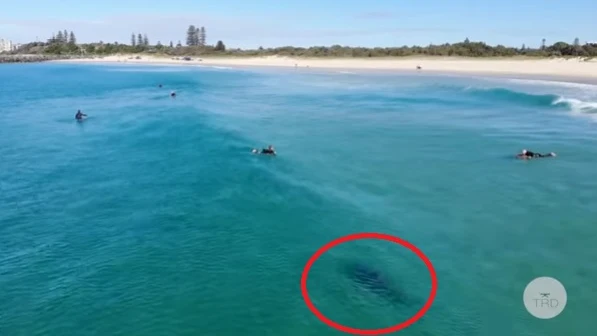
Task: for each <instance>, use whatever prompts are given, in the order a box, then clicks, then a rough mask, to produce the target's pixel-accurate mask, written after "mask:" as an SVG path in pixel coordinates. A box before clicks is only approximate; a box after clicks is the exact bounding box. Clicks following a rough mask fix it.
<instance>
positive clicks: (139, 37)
mask: <svg viewBox="0 0 597 336" xmlns="http://www.w3.org/2000/svg"><path fill="white" fill-rule="evenodd" d="M137 45H138V46H142V45H143V35H141V33H139V34H138V35H137Z"/></svg>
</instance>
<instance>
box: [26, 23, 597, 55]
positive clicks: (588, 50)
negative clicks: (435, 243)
mask: <svg viewBox="0 0 597 336" xmlns="http://www.w3.org/2000/svg"><path fill="white" fill-rule="evenodd" d="M185 35H186V41H185V42H186V43H185V45H184V46H183V44H182V43H181V41H180V40H179V41H177V43H174V42H173V41H169V43H167V44H165V45H164V44H162V43H161V41H157V42H156V43H155V44H151V43H150V41H149V38H148V36H147V34H141V33H132V34H131V36H130V44H121V43H118V42H114V43H104V42H103V41H100V42H97V43H84V44H77V42H76V36H75V34H74V33H73V32H72V31H71V32H70V33H68V32H67V31H66V30H65V31H60V32H58V33H55V34H53V35H52V37H51V38H50V39H48V41H47V43H30V44H27V45H24V46H22V47H21V49H20V50H17V51H16V52H15V53H45V54H55V55H65V54H90V55H95V54H97V55H109V54H116V53H121V54H124V53H129V54H138V53H150V54H164V55H171V56H201V55H228V56H270V55H280V56H294V57H341V58H344V57H358V58H369V57H406V56H460V57H512V56H528V57H584V58H591V57H597V44H595V43H585V44H584V45H581V44H580V41H579V39H578V38H576V39H574V41H573V42H572V43H566V42H563V41H560V42H556V43H554V44H552V45H547V44H546V40H545V39H543V40H542V41H541V44H540V47H538V48H531V47H527V46H525V45H522V46H521V47H520V48H514V47H506V46H503V45H497V46H491V45H488V44H487V43H485V42H474V41H470V40H469V39H468V38H467V39H465V40H464V41H462V42H458V43H452V44H450V43H445V44H440V45H433V44H431V45H428V46H401V47H385V48H383V47H377V48H363V47H347V46H340V45H332V46H329V47H328V46H314V47H309V48H302V47H293V46H286V47H278V48H263V47H259V48H257V49H230V48H227V47H226V45H225V44H224V42H223V41H217V42H216V43H215V45H209V44H207V32H206V29H205V27H198V26H195V25H190V26H189V27H188V29H187V30H186V32H185Z"/></svg>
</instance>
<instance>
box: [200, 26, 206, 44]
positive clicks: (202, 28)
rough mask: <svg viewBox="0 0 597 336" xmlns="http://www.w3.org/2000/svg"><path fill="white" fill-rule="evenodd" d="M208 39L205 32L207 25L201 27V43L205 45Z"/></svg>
mask: <svg viewBox="0 0 597 336" xmlns="http://www.w3.org/2000/svg"><path fill="white" fill-rule="evenodd" d="M206 40H207V37H206V33H205V27H201V29H200V30H199V45H200V46H202V47H205V42H206Z"/></svg>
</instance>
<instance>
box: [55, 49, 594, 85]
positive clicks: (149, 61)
mask: <svg viewBox="0 0 597 336" xmlns="http://www.w3.org/2000/svg"><path fill="white" fill-rule="evenodd" d="M136 57H140V59H136ZM184 58H185V56H180V57H159V56H153V55H112V56H106V57H103V58H99V57H98V58H78V59H65V60H53V61H50V62H54V63H56V62H59V63H86V64H102V63H104V64H123V65H124V64H126V65H128V64H131V65H133V64H134V65H146V66H151V65H155V66H212V67H215V66H221V67H230V68H286V69H313V70H335V71H345V72H351V71H357V72H368V73H370V72H379V73H388V72H392V73H396V72H406V73H413V74H414V73H421V74H423V73H430V74H444V75H484V76H491V77H495V76H498V77H502V76H509V77H512V76H515V77H521V79H522V78H525V79H552V80H558V79H559V80H563V79H566V80H568V81H573V82H582V83H587V84H597V60H589V61H585V60H582V59H580V58H572V59H564V58H558V59H533V58H517V57H512V58H490V59H485V58H479V59H476V58H463V57H425V56H423V57H416V56H414V57H404V58H364V59H363V58H346V59H343V58H321V59H318V58H298V57H282V56H266V57H190V60H185V59H184ZM417 66H420V67H421V70H417Z"/></svg>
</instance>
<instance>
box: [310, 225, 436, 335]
mask: <svg viewBox="0 0 597 336" xmlns="http://www.w3.org/2000/svg"><path fill="white" fill-rule="evenodd" d="M359 239H380V240H387V241H390V242H393V243H396V244H398V245H401V246H404V247H406V248H408V249H409V250H411V251H412V252H414V253H415V254H416V255H417V256H418V257H419V258H420V259H421V260H423V262H424V263H425V266H427V269H428V270H429V274H430V275H431V293H430V294H429V298H428V299H427V302H425V305H424V306H423V308H421V309H420V310H419V311H418V312H417V313H416V314H415V315H414V316H412V317H411V318H409V319H408V320H406V321H404V322H401V323H399V324H397V325H394V326H391V327H387V328H381V329H356V328H351V327H347V326H344V325H342V324H339V323H336V322H334V321H332V320H330V319H329V318H327V317H325V316H324V315H323V314H322V313H321V312H320V311H319V310H318V309H317V308H316V307H315V305H314V304H313V302H311V299H310V298H309V293H308V292H307V276H308V275H309V270H311V267H312V266H313V263H315V261H316V260H317V259H318V258H319V257H321V255H322V254H324V253H325V252H327V251H328V250H329V249H331V248H332V247H334V246H337V245H340V244H342V243H346V242H349V241H353V240H359ZM301 292H302V294H303V299H305V303H306V304H307V307H309V309H310V310H311V312H312V313H313V314H314V315H315V316H317V318H319V319H320V320H321V321H323V322H324V323H325V324H327V325H328V326H330V327H332V328H335V329H338V330H340V331H343V332H345V333H349V334H356V335H382V334H388V333H393V332H396V331H399V330H402V329H404V328H406V327H408V326H410V325H411V324H413V323H415V322H417V320H419V319H420V318H421V317H423V315H425V313H427V311H428V310H429V308H431V305H432V304H433V300H435V295H436V293H437V274H436V273H435V269H434V268H433V264H432V263H431V261H430V260H429V258H427V256H426V255H425V254H424V253H423V252H422V251H421V250H419V249H418V248H417V247H416V246H415V245H413V244H411V243H409V242H407V241H406V240H404V239H401V238H398V237H394V236H391V235H388V234H383V233H375V232H364V233H354V234H350V235H348V236H344V237H340V238H337V239H335V240H332V241H331V242H329V243H327V244H325V245H324V246H323V247H321V248H320V249H319V250H317V251H316V252H315V254H313V256H311V258H310V259H309V261H307V265H305V268H304V269H303V274H302V276H301Z"/></svg>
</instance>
